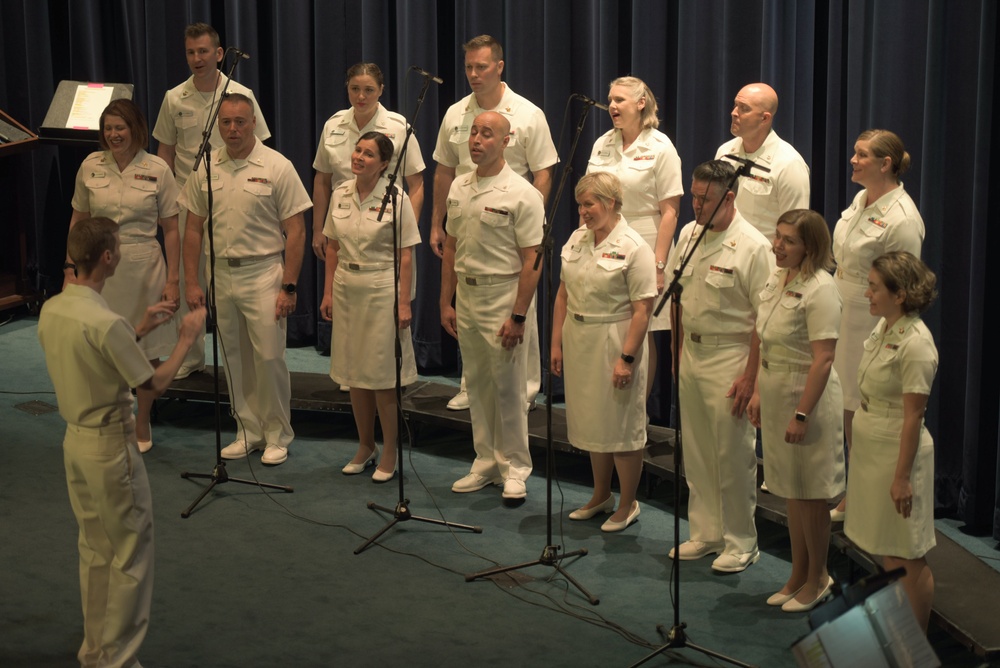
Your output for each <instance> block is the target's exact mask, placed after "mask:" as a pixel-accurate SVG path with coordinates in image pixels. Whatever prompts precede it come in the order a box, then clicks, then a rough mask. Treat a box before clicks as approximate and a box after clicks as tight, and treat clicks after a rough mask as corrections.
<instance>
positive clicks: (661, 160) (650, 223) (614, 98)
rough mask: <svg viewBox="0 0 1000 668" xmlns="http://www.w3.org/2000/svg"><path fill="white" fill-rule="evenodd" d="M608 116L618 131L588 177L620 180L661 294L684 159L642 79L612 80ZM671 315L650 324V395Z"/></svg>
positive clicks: (609, 135)
mask: <svg viewBox="0 0 1000 668" xmlns="http://www.w3.org/2000/svg"><path fill="white" fill-rule="evenodd" d="M608 113H609V114H610V116H611V122H612V124H613V125H614V127H613V128H612V129H611V130H609V131H608V132H606V133H604V134H603V135H601V136H600V137H598V139H597V141H596V142H594V148H593V150H592V151H591V154H590V160H589V162H588V164H587V173H588V174H590V173H594V172H610V173H612V174H614V175H615V176H617V177H618V179H619V181H620V182H621V187H622V198H623V203H622V210H621V215H622V217H623V218H625V219H626V220H627V221H628V225H629V227H631V228H632V229H634V230H635V231H636V232H638V233H639V235H640V236H641V237H642V238H643V240H644V241H645V242H646V245H648V246H649V247H650V248H651V249H653V254H654V262H655V265H656V287H657V292H661V291H662V290H663V288H664V283H665V281H666V278H665V269H666V266H667V265H666V262H667V258H668V257H669V256H670V244H671V243H673V240H674V232H675V231H676V230H677V212H678V210H679V209H680V203H681V195H683V194H684V186H683V184H682V183H681V158H680V156H679V155H678V154H677V149H676V148H674V145H673V142H671V141H670V138H669V137H667V135H665V134H663V133H662V132H660V131H659V130H657V128H658V127H659V125H660V119H659V118H658V116H657V113H658V109H657V106H656V97H655V96H654V95H653V91H651V90H650V89H649V86H647V85H646V83H645V82H644V81H643V80H642V79H639V78H637V77H619V78H617V79H615V80H614V81H612V82H611V86H610V88H609V89H608ZM667 311H668V309H664V310H663V311H662V312H661V313H660V315H659V316H657V317H655V318H652V319H651V321H650V324H649V335H648V339H647V345H648V354H649V363H648V367H649V374H648V376H647V378H646V387H645V393H646V396H647V397H649V395H650V393H651V392H652V390H653V381H654V380H655V378H654V377H655V375H656V367H657V361H656V345H655V343H654V341H653V332H659V331H669V330H670V316H669V314H668V313H667Z"/></svg>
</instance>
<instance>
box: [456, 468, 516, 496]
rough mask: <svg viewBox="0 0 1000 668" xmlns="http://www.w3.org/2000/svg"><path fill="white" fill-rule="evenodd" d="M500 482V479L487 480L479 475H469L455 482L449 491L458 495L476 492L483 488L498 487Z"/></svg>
mask: <svg viewBox="0 0 1000 668" xmlns="http://www.w3.org/2000/svg"><path fill="white" fill-rule="evenodd" d="M502 482H503V481H501V480H500V478H487V477H486V476H482V475H479V474H478V473H470V474H469V475H467V476H464V477H462V478H459V479H458V480H456V481H455V484H454V485H452V486H451V491H453V492H457V493H458V494H465V493H467V492H478V491H479V490H481V489H482V488H483V487H489V486H490V485H500V484H502Z"/></svg>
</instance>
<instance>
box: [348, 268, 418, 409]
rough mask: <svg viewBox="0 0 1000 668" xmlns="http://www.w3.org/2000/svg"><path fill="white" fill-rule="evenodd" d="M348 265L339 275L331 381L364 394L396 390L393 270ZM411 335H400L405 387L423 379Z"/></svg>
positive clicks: (403, 331)
mask: <svg viewBox="0 0 1000 668" xmlns="http://www.w3.org/2000/svg"><path fill="white" fill-rule="evenodd" d="M345 264H346V263H343V262H342V263H341V264H340V266H338V267H337V272H336V273H335V274H334V277H333V333H332V336H331V344H330V350H331V353H330V378H332V379H333V380H334V381H335V382H337V383H340V384H341V385H348V386H350V387H356V388H359V389H363V390H388V389H391V388H393V387H395V385H396V366H395V354H394V352H393V351H394V349H395V344H394V331H393V330H394V329H395V322H394V321H393V314H392V302H393V293H394V291H395V289H396V286H395V282H394V280H393V276H392V268H391V267H390V268H388V269H383V270H380V271H352V270H350V269H347V268H346V267H345V266H344V265H345ZM410 332H411V330H410V329H409V328H407V329H403V330H400V332H399V343H400V347H401V348H402V353H403V364H402V369H401V371H400V379H401V382H402V384H403V385H409V384H411V383H414V382H416V380H417V366H416V363H415V362H414V359H413V339H412V338H411V334H410Z"/></svg>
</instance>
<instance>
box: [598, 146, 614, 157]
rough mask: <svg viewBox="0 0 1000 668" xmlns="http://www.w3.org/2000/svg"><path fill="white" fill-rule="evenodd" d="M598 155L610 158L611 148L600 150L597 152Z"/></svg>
mask: <svg viewBox="0 0 1000 668" xmlns="http://www.w3.org/2000/svg"><path fill="white" fill-rule="evenodd" d="M597 156H598V157H599V158H610V157H611V149H610V148H606V149H604V150H603V151H598V152H597Z"/></svg>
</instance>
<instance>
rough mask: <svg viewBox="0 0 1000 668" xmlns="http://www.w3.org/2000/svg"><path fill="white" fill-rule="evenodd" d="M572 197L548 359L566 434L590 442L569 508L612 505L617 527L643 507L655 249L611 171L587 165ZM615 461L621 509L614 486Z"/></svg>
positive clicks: (581, 515)
mask: <svg viewBox="0 0 1000 668" xmlns="http://www.w3.org/2000/svg"><path fill="white" fill-rule="evenodd" d="M576 201H577V208H578V210H579V212H580V227H579V228H577V230H576V231H575V232H573V234H572V236H570V238H569V241H567V242H566V245H565V246H564V247H563V250H562V255H561V257H562V276H561V278H562V282H561V283H560V284H559V292H558V294H557V295H556V303H555V309H554V312H553V316H552V323H553V327H552V355H551V366H552V373H554V374H555V375H557V376H563V377H564V378H565V387H566V427H567V430H568V432H569V442H570V443H572V444H573V445H574V446H575V447H577V448H580V449H581V450H587V451H589V452H590V465H591V468H592V469H593V472H594V492H593V494H592V495H591V498H590V500H589V501H588V502H587V503H586V504H584V506H583V507H582V508H578V509H576V510H574V511H573V512H572V513H570V515H569V518H570V519H571V520H587V519H590V518H592V517H593V516H594V515H601V514H611V513H613V514H612V515H611V517H609V518H608V520H607V521H606V522H604V524H603V525H601V530H602V531H607V532H614V531H623V530H624V529H626V528H627V527H628V526H629V525H630V524H632V523H633V522H634V521H635V520H636V519H637V518H638V517H639V502H638V501H636V498H635V497H636V490H637V489H638V487H639V478H640V476H641V474H642V450H643V448H644V447H645V445H646V394H645V390H646V370H647V365H646V359H645V357H646V354H647V347H646V330H647V329H648V327H649V314H650V312H651V311H652V309H653V297H654V296H655V294H656V277H655V269H654V267H653V252H652V250H650V248H649V247H648V246H647V245H646V243H645V242H644V241H643V239H642V237H641V236H639V234H638V233H637V232H636V231H635V230H633V229H631V228H630V227H629V225H628V223H627V222H626V221H625V219H624V218H623V217H622V216H621V215H620V213H619V212H620V211H621V207H622V188H621V183H620V182H619V181H618V177H616V176H615V175H613V174H608V173H605V172H597V173H592V174H587V175H586V176H584V177H583V178H582V179H580V182H579V183H578V184H577V186H576ZM616 470H617V471H618V483H619V489H620V492H621V498H620V499H619V503H618V508H617V510H616V509H615V497H614V494H612V493H611V476H612V473H614V472H615V471H616Z"/></svg>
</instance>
